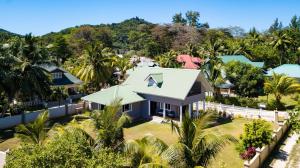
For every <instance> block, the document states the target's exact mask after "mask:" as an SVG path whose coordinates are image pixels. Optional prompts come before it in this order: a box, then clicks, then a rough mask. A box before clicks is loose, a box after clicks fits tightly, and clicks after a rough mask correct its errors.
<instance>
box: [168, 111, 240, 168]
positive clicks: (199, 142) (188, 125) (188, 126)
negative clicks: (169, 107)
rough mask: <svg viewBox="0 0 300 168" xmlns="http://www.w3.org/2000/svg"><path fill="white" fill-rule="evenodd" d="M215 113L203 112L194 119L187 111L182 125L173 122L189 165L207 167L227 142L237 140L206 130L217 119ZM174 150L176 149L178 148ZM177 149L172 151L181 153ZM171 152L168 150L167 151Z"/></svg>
mask: <svg viewBox="0 0 300 168" xmlns="http://www.w3.org/2000/svg"><path fill="white" fill-rule="evenodd" d="M214 115H215V114H214V113H212V112H202V113H201V114H200V117H199V118H197V119H193V118H191V117H190V116H189V115H188V113H186V116H185V117H184V119H183V121H182V123H181V125H178V124H177V123H175V122H173V121H172V122H171V128H172V131H174V132H176V133H177V134H178V136H179V139H178V143H179V146H178V147H179V148H181V149H180V150H184V152H183V153H184V159H185V160H186V161H187V164H188V167H195V166H203V167H206V166H207V165H208V163H209V162H210V161H211V159H212V158H214V157H215V156H216V155H217V154H218V152H219V151H220V149H222V148H223V147H224V146H225V145H226V144H227V143H229V142H236V139H235V138H233V137H232V136H230V135H215V134H212V133H207V132H205V131H204V129H205V128H207V127H208V126H209V124H210V123H211V121H213V120H214V119H215V117H214ZM180 146H181V147H180ZM172 150H175V151H176V148H173V149H172ZM175 151H173V152H172V153H180V152H175ZM169 152H170V151H168V150H167V151H166V153H169ZM167 156H169V157H170V158H169V159H171V157H172V160H176V159H175V158H176V157H179V156H174V155H167V154H166V155H165V157H167ZM174 157H175V158H174ZM173 164H174V163H173Z"/></svg>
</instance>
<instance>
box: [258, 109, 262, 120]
mask: <svg viewBox="0 0 300 168" xmlns="http://www.w3.org/2000/svg"><path fill="white" fill-rule="evenodd" d="M261 111H262V109H261V107H260V108H259V114H258V118H261Z"/></svg>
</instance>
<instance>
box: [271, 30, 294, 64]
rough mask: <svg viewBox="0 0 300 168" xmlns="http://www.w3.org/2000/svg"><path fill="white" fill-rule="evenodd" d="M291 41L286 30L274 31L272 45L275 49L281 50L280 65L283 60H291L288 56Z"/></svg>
mask: <svg viewBox="0 0 300 168" xmlns="http://www.w3.org/2000/svg"><path fill="white" fill-rule="evenodd" d="M290 43H291V38H290V37H289V36H288V34H287V33H286V32H285V31H275V32H273V36H272V41H271V45H272V46H273V48H274V49H277V50H278V52H279V55H280V56H279V57H280V58H279V65H281V64H282V63H283V62H284V63H285V62H289V59H288V58H286V57H287V50H288V48H289V44H290Z"/></svg>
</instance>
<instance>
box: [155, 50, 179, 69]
mask: <svg viewBox="0 0 300 168" xmlns="http://www.w3.org/2000/svg"><path fill="white" fill-rule="evenodd" d="M176 59H177V53H176V52H175V51H173V50H171V51H169V52H167V53H164V54H162V55H160V56H158V57H157V61H158V63H159V65H160V66H161V67H165V68H177V67H179V66H180V65H179V63H178V62H177V60H176Z"/></svg>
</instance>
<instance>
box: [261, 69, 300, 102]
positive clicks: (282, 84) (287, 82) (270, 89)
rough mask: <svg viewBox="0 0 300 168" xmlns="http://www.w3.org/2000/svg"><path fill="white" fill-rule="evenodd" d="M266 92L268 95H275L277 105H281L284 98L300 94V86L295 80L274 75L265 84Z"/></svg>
mask: <svg viewBox="0 0 300 168" xmlns="http://www.w3.org/2000/svg"><path fill="white" fill-rule="evenodd" d="M264 90H265V93H266V94H274V96H275V100H276V102H277V104H280V103H281V102H280V100H281V98H282V96H285V95H289V94H293V93H295V92H300V84H299V83H298V82H297V81H296V80H295V79H294V78H290V77H288V76H285V75H283V74H276V73H273V75H272V77H271V79H268V80H267V81H266V82H265V84H264Z"/></svg>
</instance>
